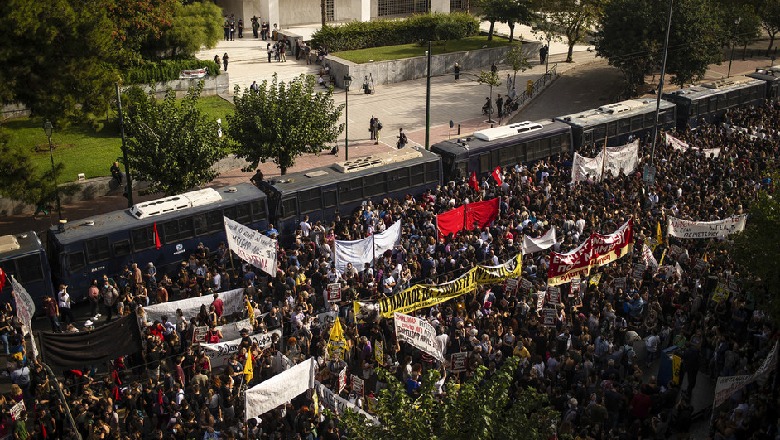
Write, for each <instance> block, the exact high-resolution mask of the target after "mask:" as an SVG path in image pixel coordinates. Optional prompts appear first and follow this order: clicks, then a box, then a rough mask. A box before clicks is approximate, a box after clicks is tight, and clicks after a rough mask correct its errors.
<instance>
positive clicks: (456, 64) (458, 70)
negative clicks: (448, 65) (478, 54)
mask: <svg viewBox="0 0 780 440" xmlns="http://www.w3.org/2000/svg"><path fill="white" fill-rule="evenodd" d="M453 70H454V71H455V81H457V80H459V79H460V64H458V63H455V67H454V69H453Z"/></svg>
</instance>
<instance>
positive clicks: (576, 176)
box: [571, 140, 639, 183]
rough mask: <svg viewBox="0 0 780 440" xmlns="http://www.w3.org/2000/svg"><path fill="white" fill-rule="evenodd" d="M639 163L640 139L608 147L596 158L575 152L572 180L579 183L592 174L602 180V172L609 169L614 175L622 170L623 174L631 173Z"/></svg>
mask: <svg viewBox="0 0 780 440" xmlns="http://www.w3.org/2000/svg"><path fill="white" fill-rule="evenodd" d="M638 164H639V141H638V140H635V141H634V142H631V143H630V144H625V145H622V146H620V147H608V148H606V149H604V150H602V151H601V152H600V153H599V154H598V156H596V157H594V158H589V157H583V156H580V155H579V154H578V153H574V160H573V161H572V165H571V180H572V182H574V183H577V182H581V181H583V180H585V179H586V178H587V176H590V177H592V178H593V179H594V180H596V181H599V182H600V181H601V179H603V178H604V176H603V175H602V174H603V173H606V172H607V171H609V172H611V173H612V175H613V176H617V175H619V174H620V171H621V170H622V171H623V174H629V173H631V172H633V171H634V170H635V169H636V167H637V165H638Z"/></svg>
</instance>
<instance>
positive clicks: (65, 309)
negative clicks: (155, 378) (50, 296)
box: [57, 284, 75, 324]
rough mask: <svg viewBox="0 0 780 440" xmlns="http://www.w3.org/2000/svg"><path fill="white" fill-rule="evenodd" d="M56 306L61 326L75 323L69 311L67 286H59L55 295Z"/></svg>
mask: <svg viewBox="0 0 780 440" xmlns="http://www.w3.org/2000/svg"><path fill="white" fill-rule="evenodd" d="M57 305H58V306H59V308H60V321H61V322H62V323H63V324H70V323H72V322H74V321H75V319H74V318H73V312H72V311H71V310H70V294H69V293H68V286H66V285H64V284H63V285H61V286H60V291H59V293H57Z"/></svg>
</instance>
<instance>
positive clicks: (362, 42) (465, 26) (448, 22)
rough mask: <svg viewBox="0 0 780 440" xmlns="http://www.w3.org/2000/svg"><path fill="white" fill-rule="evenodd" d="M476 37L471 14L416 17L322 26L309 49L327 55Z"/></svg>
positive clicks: (476, 23) (477, 22) (476, 28)
mask: <svg viewBox="0 0 780 440" xmlns="http://www.w3.org/2000/svg"><path fill="white" fill-rule="evenodd" d="M478 33H479V21H478V20H477V18H476V17H474V16H473V15H471V14H466V13H463V12H453V13H451V14H418V15H412V16H411V17H409V18H406V19H403V20H376V21H368V22H361V21H354V22H351V23H347V24H345V25H343V26H327V25H326V26H323V27H322V28H321V29H320V30H318V31H317V32H315V33H314V35H313V36H312V46H313V47H315V48H319V47H325V48H327V49H328V51H330V52H338V51H344V50H355V49H365V48H369V47H379V46H394V45H398V44H408V43H415V42H418V41H428V40H432V41H439V40H456V39H460V38H464V37H468V36H471V35H477V34H478Z"/></svg>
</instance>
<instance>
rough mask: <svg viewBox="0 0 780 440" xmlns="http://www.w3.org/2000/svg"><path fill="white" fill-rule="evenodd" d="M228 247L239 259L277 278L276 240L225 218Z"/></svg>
mask: <svg viewBox="0 0 780 440" xmlns="http://www.w3.org/2000/svg"><path fill="white" fill-rule="evenodd" d="M225 234H227V242H228V247H229V248H230V250H231V251H233V252H235V253H236V255H238V257H239V258H241V259H242V260H244V261H246V262H247V263H249V264H251V265H252V266H255V267H256V268H258V269H260V270H262V271H263V272H265V273H267V274H269V275H271V276H276V240H274V239H273V238H270V237H266V236H265V235H264V234H262V233H260V232H259V231H255V230H254V229H252V228H249V227H246V226H244V225H242V224H241V223H238V222H235V221H233V220H231V219H229V218H227V217H225Z"/></svg>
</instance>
